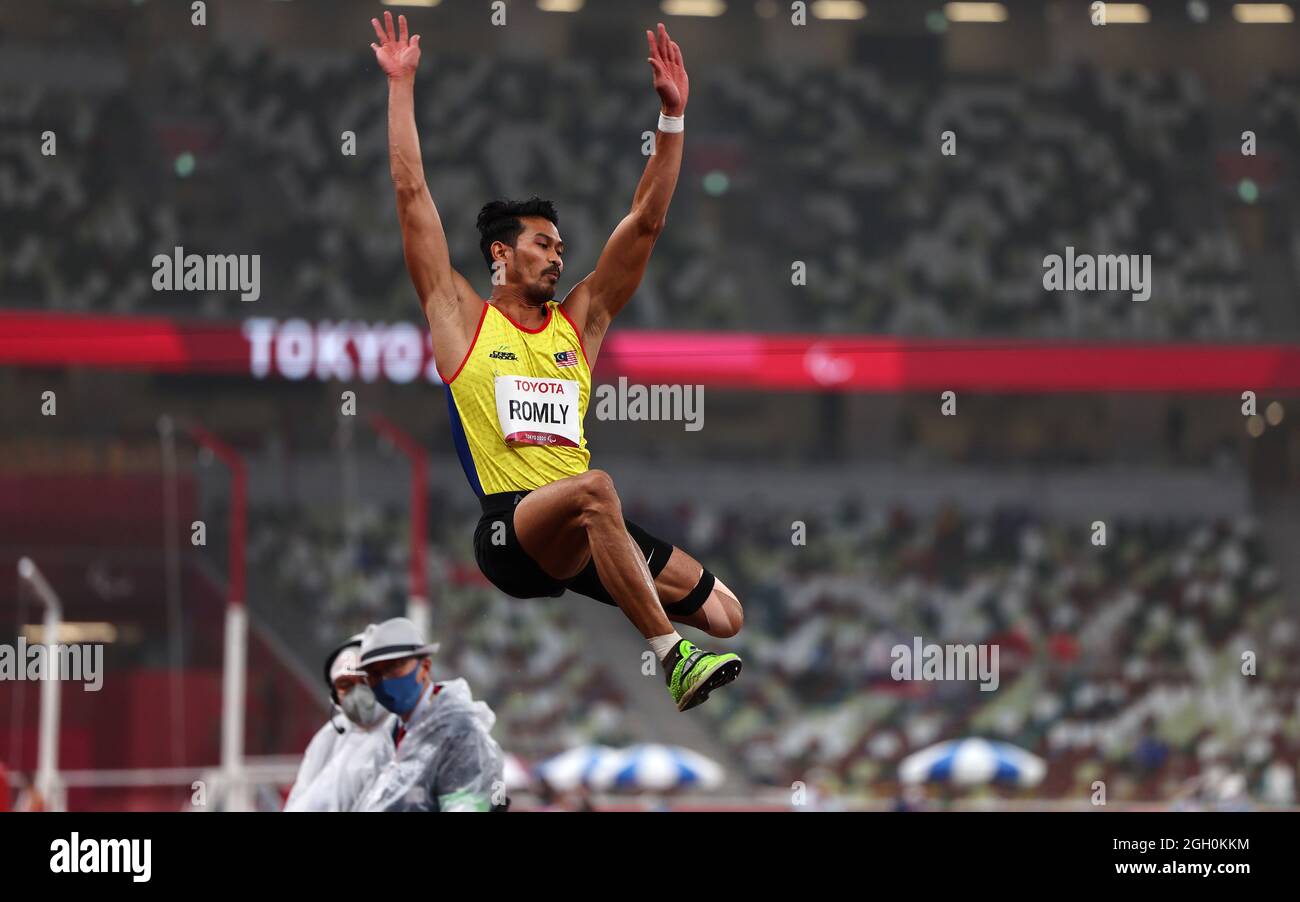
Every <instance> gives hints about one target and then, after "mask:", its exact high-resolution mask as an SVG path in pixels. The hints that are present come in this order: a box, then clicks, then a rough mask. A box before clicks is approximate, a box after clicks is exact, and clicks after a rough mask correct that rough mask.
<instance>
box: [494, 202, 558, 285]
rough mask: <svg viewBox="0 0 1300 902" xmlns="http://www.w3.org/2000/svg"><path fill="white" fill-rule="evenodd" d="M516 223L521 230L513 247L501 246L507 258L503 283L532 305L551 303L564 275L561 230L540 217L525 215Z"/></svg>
mask: <svg viewBox="0 0 1300 902" xmlns="http://www.w3.org/2000/svg"><path fill="white" fill-rule="evenodd" d="M519 221H520V222H521V223H522V224H523V227H524V230H523V231H522V232H520V233H519V238H518V239H517V240H516V241H515V246H514V248H505V245H502V247H503V248H505V250H504V251H503V253H504V254H505V255H506V256H505V257H504V259H505V260H506V284H515V285H519V286H520V287H521V288H523V290H524V293H525V294H526V295H527V296H528V299H529V300H530V301H532V302H533V303H536V304H542V303H545V302H546V301H551V300H554V299H555V286H556V285H558V284H559V281H560V275H561V273H563V272H564V242H563V241H561V240H560V230H559V229H557V228H556V227H555V223H553V222H551V221H550V220H549V219H546V218H545V217H542V216H525V217H523V218H521V219H520V220H519ZM498 259H502V258H500V257H499V258H498Z"/></svg>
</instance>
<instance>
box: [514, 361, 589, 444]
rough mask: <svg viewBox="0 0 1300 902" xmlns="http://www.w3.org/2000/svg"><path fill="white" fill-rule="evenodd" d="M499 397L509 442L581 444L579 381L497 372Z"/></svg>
mask: <svg viewBox="0 0 1300 902" xmlns="http://www.w3.org/2000/svg"><path fill="white" fill-rule="evenodd" d="M496 397H497V419H498V420H499V421H500V422H501V434H502V435H503V436H505V439H506V444H507V445H559V446H561V447H564V448H577V447H578V439H579V435H580V430H581V427H582V424H581V422H580V420H579V417H578V401H579V397H578V383H577V382H576V381H574V380H572V379H534V378H533V377H531V376H497V377H496Z"/></svg>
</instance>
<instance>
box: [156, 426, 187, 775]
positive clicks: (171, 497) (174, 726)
mask: <svg viewBox="0 0 1300 902" xmlns="http://www.w3.org/2000/svg"><path fill="white" fill-rule="evenodd" d="M158 442H159V444H160V445H161V451H162V469H163V560H164V562H165V565H166V572H167V640H168V643H167V644H168V650H169V656H170V658H171V668H170V669H171V673H170V675H169V677H168V681H167V683H168V688H169V689H170V693H169V695H170V696H171V729H170V730H168V731H167V732H168V733H170V734H171V758H172V766H174V767H179V766H180V764H181V763H182V759H183V758H184V757H185V696H184V690H183V688H182V677H183V675H184V647H183V645H182V642H181V555H180V531H179V530H180V526H179V524H178V522H177V521H178V519H179V516H180V515H179V511H178V508H179V507H180V505H179V503H178V500H177V497H176V494H177V493H176V430H175V424H174V423H173V422H172V418H171V417H169V416H167V415H165V414H164V415H163V416H160V417H159V418H158Z"/></svg>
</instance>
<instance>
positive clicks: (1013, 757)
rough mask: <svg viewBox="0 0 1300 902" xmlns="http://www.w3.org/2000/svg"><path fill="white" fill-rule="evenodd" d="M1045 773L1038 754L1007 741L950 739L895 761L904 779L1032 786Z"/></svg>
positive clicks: (957, 784) (1042, 762)
mask: <svg viewBox="0 0 1300 902" xmlns="http://www.w3.org/2000/svg"><path fill="white" fill-rule="evenodd" d="M1046 773H1047V765H1046V764H1045V763H1044V761H1043V759H1042V758H1039V757H1038V756H1037V755H1031V754H1030V753H1029V752H1027V751H1025V750H1024V749H1022V748H1020V747H1018V746H1014V745H1011V744H1010V743H1007V742H990V741H988V740H986V739H953V740H949V741H948V742H940V743H939V744H938V745H932V746H930V747H929V748H924V749H921V751H919V752H916V753H915V754H912V755H908V756H907V757H906V758H904V759H903V761H902V762H901V763H900V764H899V765H898V776H899V778H900V779H901V780H902V781H903V782H904V783H925V782H935V783H951V784H953V785H956V786H975V785H978V784H981V783H1005V784H1010V785H1012V786H1034V785H1036V784H1037V783H1039V782H1040V781H1041V780H1042V779H1043V776H1044V774H1046Z"/></svg>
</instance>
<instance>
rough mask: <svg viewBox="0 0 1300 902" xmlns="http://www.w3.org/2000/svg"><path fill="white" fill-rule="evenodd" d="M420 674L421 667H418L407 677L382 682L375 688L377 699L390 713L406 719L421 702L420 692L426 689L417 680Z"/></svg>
mask: <svg viewBox="0 0 1300 902" xmlns="http://www.w3.org/2000/svg"><path fill="white" fill-rule="evenodd" d="M419 673H420V667H419V665H416V667H415V669H414V670H412V671H411V672H410V673H408V674H407V675H406V676H400V677H390V678H389V679H386V680H380V682H379V685H378V686H376V687H375V699H376V700H377V701H378V702H379V704H381V705H383V706H384V707H385V708H387V709H388V710H389V711H392V712H393V713H394V714H396V715H398V716H399V717H405V716H406V715H407V714H409V713H411V710H412V709H413V708H414V707H415V705H416V703H417V702H418V701H419V700H420V691H421V690H422V689H423V688H424V687H423V686H421V685H420V683H419V681H418V680H417V679H416V677H418V676H419Z"/></svg>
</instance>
